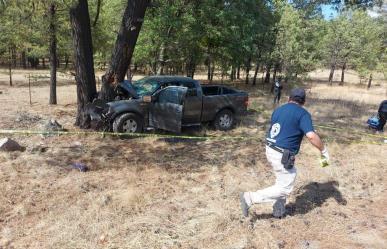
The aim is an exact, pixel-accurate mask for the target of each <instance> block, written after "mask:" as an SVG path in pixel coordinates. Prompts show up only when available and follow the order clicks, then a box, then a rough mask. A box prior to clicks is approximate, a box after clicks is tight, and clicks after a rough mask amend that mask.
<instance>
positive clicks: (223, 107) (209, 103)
mask: <svg viewBox="0 0 387 249" xmlns="http://www.w3.org/2000/svg"><path fill="white" fill-rule="evenodd" d="M116 93H117V98H116V100H115V101H112V102H109V103H105V102H103V101H100V100H98V101H95V102H94V103H93V104H92V105H91V106H90V108H89V113H90V117H91V120H92V123H94V125H93V127H99V128H100V129H101V128H102V129H104V130H109V131H114V132H119V133H129V132H135V133H139V132H142V131H144V130H145V129H148V128H150V129H162V130H167V131H171V132H176V133H180V132H181V128H182V126H196V125H201V124H202V123H212V124H213V125H214V126H215V128H216V129H219V130H223V131H226V130H229V129H232V127H233V126H234V124H235V121H236V119H238V118H239V117H240V116H241V115H243V114H244V113H245V112H246V110H247V105H248V94H247V93H246V92H243V91H239V90H236V89H233V88H230V87H226V86H222V85H203V86H201V85H200V83H199V81H197V80H193V79H191V78H188V77H180V76H151V77H145V78H143V79H141V80H138V81H135V82H133V84H132V83H130V82H128V81H124V82H121V83H120V84H119V85H118V86H117V88H116Z"/></svg>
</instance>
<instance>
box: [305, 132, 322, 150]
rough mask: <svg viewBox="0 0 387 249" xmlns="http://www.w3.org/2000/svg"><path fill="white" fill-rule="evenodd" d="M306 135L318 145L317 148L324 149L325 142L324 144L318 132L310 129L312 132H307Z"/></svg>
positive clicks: (313, 143) (314, 144)
mask: <svg viewBox="0 0 387 249" xmlns="http://www.w3.org/2000/svg"><path fill="white" fill-rule="evenodd" d="M306 137H307V138H308V139H309V142H310V143H311V144H312V145H313V146H314V147H316V148H317V149H319V150H320V151H323V150H324V144H323V142H322V141H321V138H320V136H319V135H317V133H316V132H314V131H310V132H308V133H306Z"/></svg>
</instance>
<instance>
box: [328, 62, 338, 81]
mask: <svg viewBox="0 0 387 249" xmlns="http://www.w3.org/2000/svg"><path fill="white" fill-rule="evenodd" d="M335 67H336V63H334V64H332V65H331V71H330V72H329V78H328V82H329V84H330V85H332V81H333V75H334V74H335Z"/></svg>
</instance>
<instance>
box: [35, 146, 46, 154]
mask: <svg viewBox="0 0 387 249" xmlns="http://www.w3.org/2000/svg"><path fill="white" fill-rule="evenodd" d="M47 149H48V147H47V146H43V145H37V146H34V147H32V149H31V153H44V152H46V151H47Z"/></svg>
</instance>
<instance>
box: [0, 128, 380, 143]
mask: <svg viewBox="0 0 387 249" xmlns="http://www.w3.org/2000/svg"><path fill="white" fill-rule="evenodd" d="M316 127H320V128H330V129H331V128H334V127H328V126H320V125H318V126H316ZM336 130H339V128H336ZM0 134H8V135H43V136H53V135H57V136H59V135H99V136H103V137H104V136H115V137H133V138H140V137H142V138H144V137H150V138H159V139H160V138H172V139H187V140H214V141H215V140H218V141H221V140H247V139H252V138H256V136H254V135H249V136H187V135H171V134H149V133H117V132H104V131H39V130H11V129H0ZM365 134H366V135H372V134H367V133H365ZM373 137H377V138H384V139H387V137H383V136H377V135H373ZM324 141H327V142H328V141H335V139H331V138H328V139H324ZM262 142H263V143H264V141H263V139H262ZM351 143H359V144H361V143H364V144H379V145H382V144H385V142H375V141H363V140H353V141H352V142H351Z"/></svg>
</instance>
